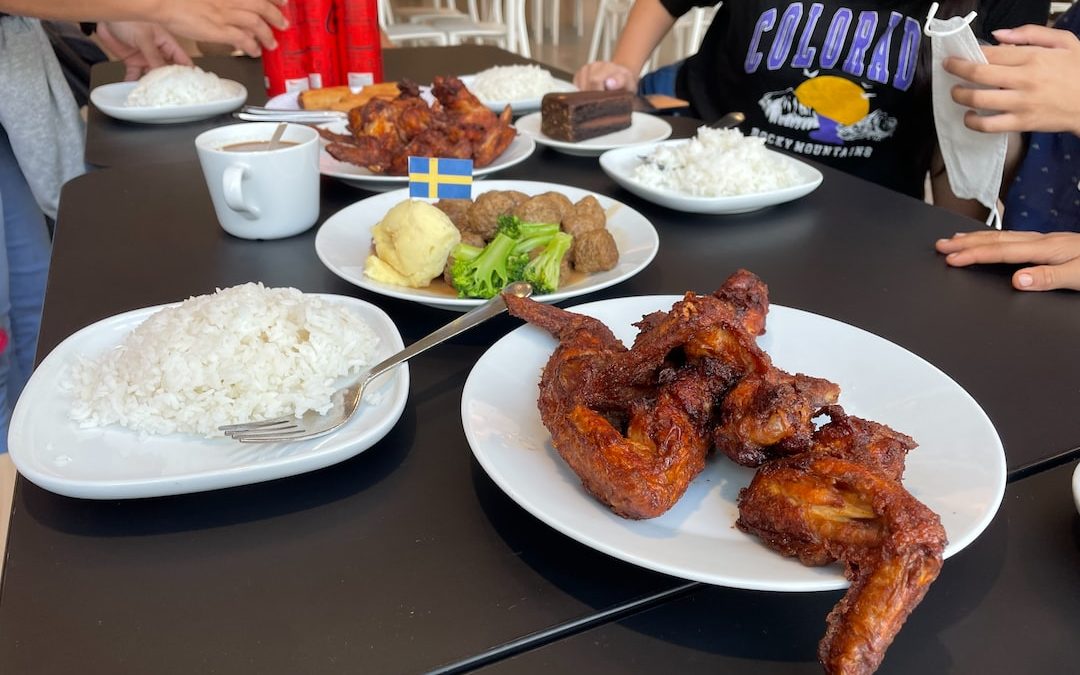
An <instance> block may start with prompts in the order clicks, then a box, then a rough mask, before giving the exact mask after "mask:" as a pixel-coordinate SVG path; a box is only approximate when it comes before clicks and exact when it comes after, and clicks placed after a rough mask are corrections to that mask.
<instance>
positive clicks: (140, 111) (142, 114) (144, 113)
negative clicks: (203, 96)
mask: <svg viewBox="0 0 1080 675" xmlns="http://www.w3.org/2000/svg"><path fill="white" fill-rule="evenodd" d="M221 81H222V83H223V84H224V85H225V86H226V87H228V88H229V89H230V90H231V91H232V95H231V96H229V98H223V99H220V100H217V101H210V102H209V103H192V104H189V105H168V106H155V107H147V106H126V105H124V101H126V100H127V97H128V94H130V93H131V90H132V89H134V88H135V85H137V84H138V82H114V83H112V84H103V85H101V86H100V87H95V88H94V89H93V90H91V91H90V101H91V102H93V104H94V105H95V106H97V108H98V109H99V110H100V111H101V112H103V113H105V114H106V115H108V116H109V117H115V118H116V119H118V120H126V121H128V122H142V123H144V124H179V123H181V122H194V121H196V120H204V119H208V118H210V117H215V116H217V115H224V114H225V113H228V112H232V111H233V110H236V109H237V108H239V107H240V106H242V105H244V101H246V100H247V89H246V88H245V87H244V85H242V84H240V83H239V82H235V81H233V80H225V79H222V80H221Z"/></svg>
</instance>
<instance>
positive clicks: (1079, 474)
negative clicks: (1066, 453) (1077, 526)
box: [1072, 464, 1080, 511]
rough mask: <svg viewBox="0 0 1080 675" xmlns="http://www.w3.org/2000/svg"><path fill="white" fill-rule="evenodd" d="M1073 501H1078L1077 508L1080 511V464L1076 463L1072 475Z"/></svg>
mask: <svg viewBox="0 0 1080 675" xmlns="http://www.w3.org/2000/svg"><path fill="white" fill-rule="evenodd" d="M1072 489H1073V501H1075V502H1076V510H1077V511H1080V464H1077V465H1076V469H1075V470H1073V477H1072Z"/></svg>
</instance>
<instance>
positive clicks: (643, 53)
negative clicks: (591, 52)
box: [612, 0, 675, 73]
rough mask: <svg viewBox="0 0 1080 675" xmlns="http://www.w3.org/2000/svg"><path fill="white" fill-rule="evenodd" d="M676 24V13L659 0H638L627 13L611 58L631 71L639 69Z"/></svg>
mask: <svg viewBox="0 0 1080 675" xmlns="http://www.w3.org/2000/svg"><path fill="white" fill-rule="evenodd" d="M674 24H675V17H673V16H671V15H670V14H668V11H667V10H666V9H664V6H663V5H661V4H660V0H637V2H635V3H634V6H633V7H632V8H631V9H630V14H629V16H627V19H626V28H625V29H624V30H623V32H622V35H620V36H619V43H618V45H616V47H615V54H614V56H613V57H612V61H614V62H615V63H618V64H619V65H621V66H625V67H626V68H628V69H629V70H630V71H631V72H634V73H638V72H640V71H641V68H642V66H644V65H645V61H646V60H648V58H649V56H650V55H651V54H652V53H653V50H654V49H656V46H657V45H658V44H660V41H661V40H663V39H664V36H665V35H667V33H668V31H669V30H671V27H672V26H673V25H674Z"/></svg>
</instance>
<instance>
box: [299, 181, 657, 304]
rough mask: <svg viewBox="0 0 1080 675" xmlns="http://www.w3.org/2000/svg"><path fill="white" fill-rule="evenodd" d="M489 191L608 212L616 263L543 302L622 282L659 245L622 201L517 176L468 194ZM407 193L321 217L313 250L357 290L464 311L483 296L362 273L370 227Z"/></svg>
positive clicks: (378, 197)
mask: <svg viewBox="0 0 1080 675" xmlns="http://www.w3.org/2000/svg"><path fill="white" fill-rule="evenodd" d="M488 190H519V191H521V192H524V193H525V194H528V195H537V194H540V193H542V192H548V191H555V192H561V193H563V194H564V195H566V196H567V197H568V198H570V200H571V201H575V202H576V201H577V200H579V199H581V198H582V197H586V196H588V195H593V196H594V197H596V199H597V200H598V201H599V202H600V205H601V206H602V207H604V210H605V211H606V212H607V215H608V222H607V228H608V230H610V231H611V235H612V236H613V237H614V238H615V245H616V246H617V247H618V249H619V263H618V264H617V265H616V266H615V268H614V269H611V270H608V271H607V272H597V273H595V274H590V275H588V276H587V277H585V279H583V280H581V281H578V282H576V283H572V284H568V285H566V286H564V287H563V288H562V289H560V290H559V291H557V292H555V293H550V294H548V295H539V296H536V299H538V300H542V301H544V302H558V301H560V300H565V299H567V298H573V297H577V296H579V295H583V294H585V293H591V292H593V291H598V290H600V289H601V288H607V287H608V286H612V285H614V284H617V283H619V282H620V281H624V280H626V279H629V278H630V277H632V276H634V275H635V274H637V273H638V272H640V271H641V270H643V269H645V268H646V267H647V266H648V264H649V263H650V262H652V259H653V258H654V257H655V256H656V252H657V251H658V250H659V248H660V238H659V236H658V235H657V233H656V229H655V228H654V227H653V226H652V223H650V222H649V220H648V218H646V217H645V216H643V215H641V214H640V213H638V212H637V211H635V210H634V209H632V208H630V207H629V206H626V205H625V204H623V203H622V202H617V201H615V200H614V199H611V198H609V197H605V196H604V195H600V194H596V193H594V192H589V191H588V190H582V189H580V188H575V187H570V186H568V185H558V184H555V183H538V182H533V181H518V180H486V181H484V182H483V183H477V184H474V185H473V197H474V198H475V196H476V195H478V194H480V193H482V192H486V191H488ZM408 197H409V191H408V190H407V189H405V190H397V191H395V192H387V193H383V194H381V195H375V196H374V197H368V198H367V199H363V200H361V201H359V202H357V203H355V204H353V205H351V206H347V207H345V208H344V209H342V210H341V211H338V212H337V213H335V214H334V215H332V216H330V217H329V218H327V219H326V222H325V223H323V224H322V227H320V228H319V231H318V233H317V234H316V235H315V252H316V253H317V254H318V256H319V260H321V261H322V262H323V264H324V265H326V267H327V268H328V269H329V270H330V271H331V272H333V273H334V274H336V275H338V276H339V277H341V278H342V279H344V280H346V281H348V282H350V283H353V284H356V285H357V286H359V287H360V288H363V289H366V290H369V291H371V292H373V293H379V294H380V295H385V296H388V297H391V298H398V299H399V300H412V301H413V302H419V303H422V304H425V305H428V306H430V307H437V308H439V309H449V310H454V311H459V312H464V311H467V310H469V309H471V308H473V307H475V306H477V305H479V304H481V303H483V302H484V301H483V300H479V299H475V298H458V297H454V296H452V295H447V294H444V293H439V292H437V291H434V290H429V289H426V288H408V287H406V286H395V285H393V284H384V283H380V282H378V281H375V280H373V279H371V278H370V277H368V276H367V275H365V274H364V261H365V260H366V259H367V257H368V254H370V253H371V228H372V227H373V226H374V225H375V224H376V223H378V222H379V221H380V220H382V217H383V216H384V215H385V214H386V212H387V211H389V210H390V207H392V206H394V205H395V204H397V203H398V202H400V201H402V200H403V199H408Z"/></svg>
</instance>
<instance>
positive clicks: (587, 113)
mask: <svg viewBox="0 0 1080 675" xmlns="http://www.w3.org/2000/svg"><path fill="white" fill-rule="evenodd" d="M633 104H634V95H633V94H631V93H630V92H628V91H575V92H563V93H553V94H546V95H545V96H544V98H543V99H542V100H541V101H540V131H542V132H543V133H544V135H545V136H548V137H550V138H554V139H556V140H560V141H567V142H570V143H576V142H578V141H584V140H587V139H589V138H595V137H597V136H603V135H604V134H610V133H611V132H613V131H619V130H620V129H626V128H628V127H629V126H630V116H631V110H632V108H633Z"/></svg>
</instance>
